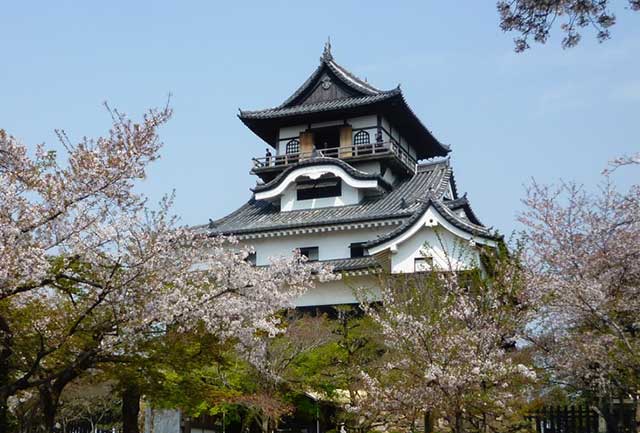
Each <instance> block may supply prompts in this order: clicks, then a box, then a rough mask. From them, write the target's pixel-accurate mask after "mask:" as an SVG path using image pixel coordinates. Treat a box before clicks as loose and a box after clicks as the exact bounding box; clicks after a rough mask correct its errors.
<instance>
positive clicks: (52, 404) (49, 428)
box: [38, 384, 60, 432]
mask: <svg viewBox="0 0 640 433" xmlns="http://www.w3.org/2000/svg"><path fill="white" fill-rule="evenodd" d="M38 390H39V393H40V410H41V411H42V424H43V427H44V431H46V432H53V431H54V428H55V425H56V412H57V411H58V401H59V399H60V395H59V394H58V393H57V392H56V391H54V390H52V389H51V386H50V385H49V384H44V385H42V386H40V387H39V389H38Z"/></svg>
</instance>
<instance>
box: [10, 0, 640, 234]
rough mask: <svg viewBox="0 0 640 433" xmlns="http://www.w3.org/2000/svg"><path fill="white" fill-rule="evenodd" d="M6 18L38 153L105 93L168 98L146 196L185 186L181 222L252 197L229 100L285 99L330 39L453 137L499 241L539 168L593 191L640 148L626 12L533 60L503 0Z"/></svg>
mask: <svg viewBox="0 0 640 433" xmlns="http://www.w3.org/2000/svg"><path fill="white" fill-rule="evenodd" d="M1 14H2V15H1V20H2V21H1V25H0V50H1V51H0V52H1V53H2V59H3V61H2V67H0V102H1V103H0V128H4V129H6V130H7V131H9V132H10V133H11V134H13V135H15V136H17V137H19V138H20V139H21V140H22V141H23V142H25V143H27V144H29V145H35V144H36V143H41V142H45V143H47V144H49V145H51V146H52V147H55V146H56V139H55V135H54V132H53V130H54V129H55V128H64V129H65V130H67V132H68V133H69V135H70V136H71V137H72V138H80V137H82V136H83V135H86V136H97V135H99V134H103V133H104V132H105V131H106V130H107V128H108V127H109V116H108V114H107V113H106V112H105V110H104V108H103V107H102V106H101V103H102V102H103V101H108V102H109V103H110V105H112V106H113V107H116V108H118V109H120V110H122V111H124V112H126V113H128V114H131V115H133V116H137V115H139V114H141V113H142V112H143V111H144V110H146V109H147V108H149V107H152V106H159V105H162V104H163V103H164V102H165V100H166V97H167V94H168V93H169V92H171V93H172V94H173V96H172V105H173V108H174V109H175V115H174V117H173V119H172V120H171V121H170V123H169V124H168V125H167V126H166V127H164V128H163V129H162V131H161V134H162V138H163V140H164V142H165V147H164V148H163V150H162V159H161V160H160V161H158V162H156V163H155V164H154V166H153V167H152V168H151V170H150V172H149V178H148V179H147V180H146V181H145V182H144V183H143V185H141V188H142V190H143V191H144V192H145V193H146V194H148V195H149V196H150V198H151V199H152V200H157V199H159V198H160V197H161V196H162V194H164V193H166V192H170V191H171V190H173V189H175V190H176V194H177V199H176V204H175V212H176V213H177V214H178V215H180V216H181V218H182V221H183V222H184V223H185V224H199V223H205V222H206V221H207V220H208V219H209V218H218V217H221V216H223V215H225V214H226V213H228V212H231V211H233V210H234V209H235V208H237V207H238V206H240V205H241V204H242V203H244V202H245V201H246V200H247V199H248V198H249V196H250V193H249V187H251V186H252V185H254V183H255V180H254V179H253V178H252V176H250V175H249V169H250V162H251V161H250V159H251V157H252V156H259V155H262V154H263V153H264V148H265V144H264V143H263V142H261V140H260V139H259V138H258V137H256V136H254V135H253V134H252V133H251V132H250V131H249V130H248V129H247V128H245V127H244V126H243V125H242V123H241V122H240V121H239V120H238V119H237V117H236V115H237V110H238V108H239V107H241V108H243V109H259V108H266V107H270V106H275V105H278V104H280V103H281V102H282V101H283V100H284V99H285V98H286V97H287V96H289V95H290V94H291V93H292V92H293V90H295V89H296V88H297V87H298V86H299V85H300V84H301V83H302V81H304V80H305V79H306V78H307V77H308V75H309V74H310V73H311V72H312V71H313V70H314V69H315V67H316V66H317V64H318V58H319V56H320V54H321V52H322V47H323V44H324V41H325V40H326V38H327V36H329V35H330V36H331V40H332V45H333V53H334V57H335V58H336V60H337V61H338V62H339V63H341V64H342V65H344V66H346V67H347V68H348V69H350V70H351V71H352V72H354V73H355V74H357V75H359V76H360V77H362V78H365V77H366V78H367V79H368V81H369V82H371V83H372V84H373V85H375V86H377V87H379V88H384V89H388V88H392V87H395V86H396V85H397V84H398V83H400V84H401V85H402V88H403V91H404V94H405V96H406V98H407V100H408V102H409V104H410V105H411V106H412V108H413V109H414V111H415V112H416V113H417V114H418V115H419V116H420V118H421V119H422V120H423V122H424V123H425V124H426V125H427V126H428V127H429V128H430V129H431V130H432V131H433V133H434V134H435V136H436V137H437V138H438V139H440V141H442V142H443V143H447V144H449V145H451V148H452V150H453V152H452V155H451V156H452V162H453V166H454V170H455V174H456V178H457V182H458V186H459V188H460V190H461V191H466V192H468V193H469V197H470V199H471V201H472V204H473V206H474V208H475V210H476V212H477V214H478V215H479V217H480V218H481V219H482V220H483V222H485V223H486V224H488V225H493V226H495V227H497V228H498V229H500V230H501V231H502V232H504V233H507V234H508V233H510V232H511V231H512V230H514V229H517V228H518V225H517V223H516V214H517V212H518V211H519V210H520V209H521V204H520V199H521V198H522V196H523V194H524V185H525V184H526V183H528V182H529V181H530V179H531V178H536V179H537V180H540V181H542V182H554V181H557V180H558V179H560V178H564V179H574V180H577V181H579V182H583V183H585V185H586V186H587V187H588V188H590V189H595V187H596V184H597V182H598V180H599V173H600V172H601V170H602V169H603V168H604V166H605V165H606V162H607V161H608V160H609V159H611V158H613V157H616V156H619V155H621V154H625V153H631V152H633V151H638V150H640V142H639V138H638V137H639V133H638V128H639V125H640V109H639V108H640V74H639V73H638V72H639V71H640V55H638V53H640V14H635V15H634V14H633V13H632V12H629V11H625V10H620V11H619V12H618V24H617V25H616V26H615V27H614V28H613V31H612V33H613V39H612V40H610V41H608V42H606V43H604V44H598V43H597V42H596V41H595V40H594V39H595V38H594V37H593V34H592V33H590V32H587V33H586V34H585V35H584V38H583V43H581V44H580V45H579V46H578V47H577V48H574V49H571V50H562V49H561V48H560V46H559V39H560V38H561V35H560V34H559V33H557V32H556V34H555V35H554V36H555V37H554V38H552V40H551V41H550V43H549V44H548V45H546V46H534V47H533V49H532V50H530V51H529V52H527V53H525V54H515V53H514V52H513V44H512V39H513V35H510V34H504V33H502V32H501V31H500V30H499V28H498V17H497V13H496V10H495V2H493V1H486V2H479V1H470V0H469V1H461V2H442V1H438V2H435V1H424V0H422V1H415V2H409V1H405V2H388V1H385V2H382V1H380V2H379V1H362V2H356V1H353V2H349V1H329V0H325V1H322V2H313V3H307V2H301V1H295V2H294V1H292V2H277V1H268V2H267V1H261V2H255V3H250V2H238V1H236V2H206V1H202V2H188V1H183V2H168V1H167V2H165V1H160V0H158V1H154V2H142V1H140V2H131V1H127V2H125V1H117V0H111V1H108V2H80V1H78V2H64V1H57V2H49V1H48V2H40V3H38V2H26V1H25V2H8V3H5V5H4V6H3V9H2V12H1ZM616 176H617V177H618V180H619V182H620V183H621V184H622V185H628V184H629V183H630V182H632V181H634V180H636V181H637V179H634V176H637V173H633V172H632V171H631V170H624V171H620V172H619V173H617V174H616Z"/></svg>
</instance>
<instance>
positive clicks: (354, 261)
mask: <svg viewBox="0 0 640 433" xmlns="http://www.w3.org/2000/svg"><path fill="white" fill-rule="evenodd" d="M318 263H322V264H326V265H329V266H331V267H333V271H334V272H340V271H357V270H361V269H371V268H378V267H380V264H379V263H378V262H377V261H376V259H374V258H373V257H372V256H365V257H353V258H347V259H334V260H321V261H319V262H318Z"/></svg>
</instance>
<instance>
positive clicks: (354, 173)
mask: <svg viewBox="0 0 640 433" xmlns="http://www.w3.org/2000/svg"><path fill="white" fill-rule="evenodd" d="M318 165H334V166H336V167H340V168H342V169H343V170H344V171H346V172H347V173H348V174H349V175H350V176H351V177H353V178H354V179H358V180H377V181H378V182H379V183H380V185H381V186H382V187H383V188H384V189H386V190H387V191H389V190H390V189H391V185H389V183H388V182H387V181H386V180H384V179H383V178H382V177H381V176H380V175H377V174H371V173H366V172H364V171H360V170H357V169H356V168H354V167H352V166H351V165H350V164H347V163H346V162H344V161H342V160H341V159H338V158H328V157H317V158H310V159H305V160H304V161H300V162H298V163H297V164H293V165H291V166H289V167H287V168H286V169H285V170H284V171H282V172H281V173H280V174H278V175H277V176H276V177H275V178H273V179H272V180H271V181H269V182H267V183H265V184H261V185H256V186H255V187H254V188H252V189H251V190H252V191H253V192H263V191H267V190H270V189H273V188H275V187H277V186H278V185H280V183H282V182H283V181H284V180H285V179H286V178H287V176H288V175H289V174H290V173H291V172H293V171H295V170H297V169H300V168H304V167H313V166H318Z"/></svg>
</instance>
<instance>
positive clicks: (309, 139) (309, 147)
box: [300, 131, 313, 159]
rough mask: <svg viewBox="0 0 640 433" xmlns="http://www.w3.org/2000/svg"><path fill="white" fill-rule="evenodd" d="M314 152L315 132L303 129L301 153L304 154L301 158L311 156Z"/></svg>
mask: <svg viewBox="0 0 640 433" xmlns="http://www.w3.org/2000/svg"><path fill="white" fill-rule="evenodd" d="M311 152H313V132H311V131H303V132H301V133H300V153H301V154H304V156H302V157H301V158H300V159H305V158H309V157H310V155H311Z"/></svg>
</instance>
